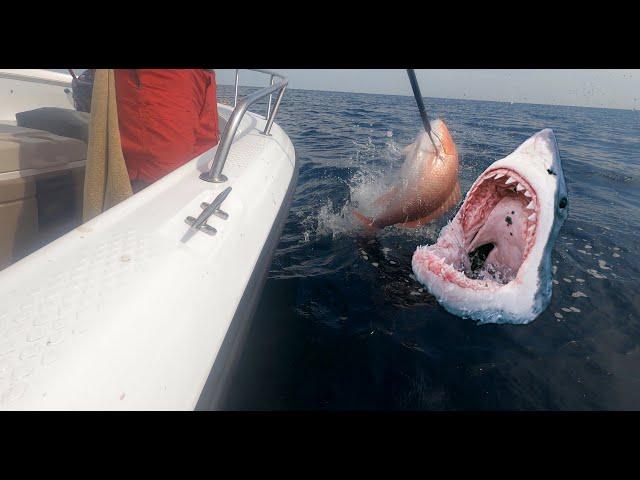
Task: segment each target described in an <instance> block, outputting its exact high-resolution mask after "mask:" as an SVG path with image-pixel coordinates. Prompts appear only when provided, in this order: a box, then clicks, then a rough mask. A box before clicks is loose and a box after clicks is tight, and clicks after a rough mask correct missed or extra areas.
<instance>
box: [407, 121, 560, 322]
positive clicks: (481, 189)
mask: <svg viewBox="0 0 640 480" xmlns="http://www.w3.org/2000/svg"><path fill="white" fill-rule="evenodd" d="M566 216H567V196H566V186H565V182H564V175H563V172H562V166H561V163H560V156H559V154H558V149H557V145H556V140H555V136H554V135H553V132H552V131H551V130H549V129H546V130H542V131H541V132H539V133H537V134H536V135H534V136H532V137H531V138H529V139H528V140H527V141H525V142H524V143H523V144H522V145H521V146H520V147H518V149H516V150H515V151H514V152H513V153H512V154H511V155H509V156H507V157H505V158H503V159H501V160H498V161H496V162H494V163H493V164H492V165H491V166H489V168H487V170H485V171H484V172H483V173H482V174H481V175H480V176H479V177H478V179H477V180H476V181H475V183H474V184H473V185H472V186H471V188H470V190H469V192H468V193H467V195H466V198H465V201H464V203H463V204H462V206H461V207H460V209H459V210H458V213H457V214H456V216H455V217H454V219H453V220H452V221H451V222H450V223H449V224H448V225H447V226H446V227H444V228H443V229H442V231H441V232H440V236H439V238H438V241H437V242H436V243H435V244H434V245H431V246H421V247H418V248H417V249H416V251H415V253H414V255H413V260H412V267H413V271H414V273H415V275H416V277H417V278H418V280H419V281H420V282H421V283H423V284H424V285H425V286H426V287H427V289H428V290H429V292H431V294H433V295H434V296H435V297H436V299H437V300H438V301H439V302H440V304H442V305H443V306H444V307H445V308H446V309H447V310H448V311H449V312H451V313H453V314H455V315H458V316H461V317H468V318H472V319H474V320H478V321H479V322H480V323H529V322H531V321H532V320H534V319H535V318H536V317H537V316H538V315H539V314H540V313H541V312H542V311H544V309H545V308H546V307H547V306H548V304H549V301H550V300H551V290H552V281H551V250H552V248H553V244H554V243H555V240H556V237H557V235H558V232H559V230H560V227H561V226H562V223H563V222H564V220H565V218H566Z"/></svg>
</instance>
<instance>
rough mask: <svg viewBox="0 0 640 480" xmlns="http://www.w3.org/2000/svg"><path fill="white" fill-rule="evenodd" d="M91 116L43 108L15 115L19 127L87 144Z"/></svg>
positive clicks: (54, 108)
mask: <svg viewBox="0 0 640 480" xmlns="http://www.w3.org/2000/svg"><path fill="white" fill-rule="evenodd" d="M90 119H91V114H90V113H86V112H78V111H76V110H71V109H69V108H57V107H43V108H36V109H35V110H28V111H26V112H20V113H16V121H17V124H18V126H19V127H26V128H33V129H35V130H44V131H45V132H51V133H55V134H56V135H60V136H62V137H69V138H76V139H78V140H82V141H83V142H85V143H89V120H90Z"/></svg>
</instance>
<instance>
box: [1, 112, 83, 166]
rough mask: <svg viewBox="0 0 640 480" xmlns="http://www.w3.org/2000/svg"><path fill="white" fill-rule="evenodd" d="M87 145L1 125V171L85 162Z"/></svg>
mask: <svg viewBox="0 0 640 480" xmlns="http://www.w3.org/2000/svg"><path fill="white" fill-rule="evenodd" d="M86 156H87V144H86V143H85V142H83V141H81V140H77V139H75V138H69V137H62V136H60V135H55V134H53V133H50V132H45V131H43V130H34V129H31V128H24V127H18V126H13V125H2V124H0V174H2V173H7V172H16V171H21V170H30V169H35V170H39V169H43V168H50V167H61V166H64V165H66V164H69V163H71V162H78V161H84V160H85V159H86Z"/></svg>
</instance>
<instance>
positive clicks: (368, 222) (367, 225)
mask: <svg viewBox="0 0 640 480" xmlns="http://www.w3.org/2000/svg"><path fill="white" fill-rule="evenodd" d="M351 213H353V216H354V217H356V219H357V220H358V221H359V222H360V223H361V225H362V227H364V229H365V230H367V231H369V232H375V231H377V230H378V228H377V227H376V226H375V225H374V223H373V219H372V218H369V217H367V216H365V215H363V214H361V213H360V212H357V211H353V212H351Z"/></svg>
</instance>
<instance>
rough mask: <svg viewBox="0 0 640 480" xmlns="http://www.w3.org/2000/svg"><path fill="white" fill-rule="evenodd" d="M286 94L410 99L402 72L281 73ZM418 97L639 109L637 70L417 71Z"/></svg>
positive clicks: (221, 78) (254, 77)
mask: <svg viewBox="0 0 640 480" xmlns="http://www.w3.org/2000/svg"><path fill="white" fill-rule="evenodd" d="M278 73H282V74H283V75H285V76H286V77H288V79H289V87H290V88H300V89H305V90H328V91H341V92H360V93H383V94H391V95H412V92H411V86H410V84H409V80H408V78H407V74H406V71H405V70H390V69H387V70H364V69H360V70H358V69H353V70H349V69H341V70H333V69H332V70H328V69H325V70H301V69H280V70H278ZM216 74H217V81H218V83H221V84H233V83H234V79H235V71H234V70H216ZM416 76H417V77H418V82H419V83H420V89H421V91H422V95H424V96H425V97H436V98H460V99H470V100H494V101H502V102H515V103H542V104H551V105H575V106H581V107H604V108H623V109H632V108H639V109H640V70H638V69H636V70H604V69H603V70H560V69H558V70H554V69H547V70H524V69H518V70H499V69H495V70H481V69H475V70H470V69H459V70H445V69H442V70H438V69H435V70H416ZM268 80H269V79H268V77H267V76H265V75H262V74H259V73H255V72H248V71H246V70H241V71H240V85H253V86H264V85H267V83H268Z"/></svg>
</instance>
